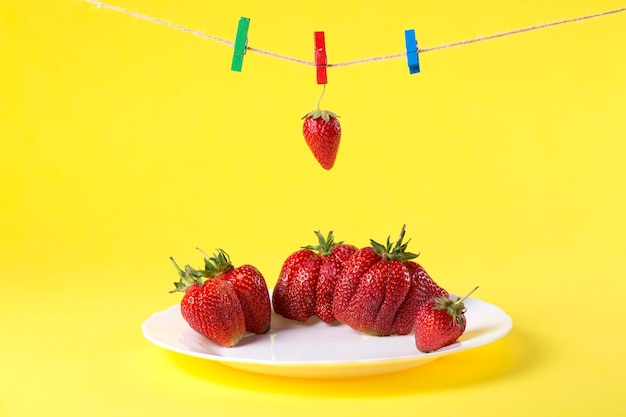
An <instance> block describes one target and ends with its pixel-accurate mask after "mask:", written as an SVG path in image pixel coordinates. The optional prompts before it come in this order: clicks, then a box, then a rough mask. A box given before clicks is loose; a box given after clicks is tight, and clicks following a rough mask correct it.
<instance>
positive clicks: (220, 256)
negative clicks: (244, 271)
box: [196, 248, 234, 278]
mask: <svg viewBox="0 0 626 417" xmlns="http://www.w3.org/2000/svg"><path fill="white" fill-rule="evenodd" d="M196 249H197V250H198V251H199V252H200V253H201V254H202V256H204V269H203V270H202V271H200V273H201V274H202V276H203V277H207V278H215V277H219V276H220V275H222V274H225V273H226V272H228V271H230V270H231V269H233V268H234V266H233V264H232V263H231V262H230V256H228V254H227V253H226V252H224V251H223V250H222V249H219V248H218V249H217V252H216V253H215V254H213V256H209V255H207V254H206V253H204V252H203V251H202V250H201V249H200V248H196Z"/></svg>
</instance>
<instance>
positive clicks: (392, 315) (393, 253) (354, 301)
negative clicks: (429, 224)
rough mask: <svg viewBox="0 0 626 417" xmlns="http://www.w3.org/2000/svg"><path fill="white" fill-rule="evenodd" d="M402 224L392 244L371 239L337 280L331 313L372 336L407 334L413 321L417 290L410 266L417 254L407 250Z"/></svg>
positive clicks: (354, 256)
mask: <svg viewBox="0 0 626 417" xmlns="http://www.w3.org/2000/svg"><path fill="white" fill-rule="evenodd" d="M403 238H404V227H402V231H401V233H400V238H399V239H398V241H397V242H396V243H395V246H394V245H393V244H392V243H391V242H390V239H389V238H388V239H387V245H386V246H383V245H381V244H380V243H377V242H375V241H373V240H371V241H370V242H371V244H372V246H371V247H366V248H363V249H360V250H359V251H358V252H356V253H355V254H354V255H353V256H352V257H351V258H350V260H349V261H348V262H347V263H346V265H345V266H344V269H343V273H342V274H341V277H340V279H339V282H338V283H337V286H336V289H335V293H334V301H333V312H334V314H335V317H336V318H337V320H339V321H341V322H343V323H345V324H347V325H349V326H350V327H352V328H353V329H355V330H358V331H361V332H364V333H368V334H371V335H375V336H388V335H391V334H396V333H397V334H407V333H409V332H410V331H411V330H412V327H413V324H414V321H415V311H416V305H417V295H418V294H417V291H412V290H411V286H412V281H416V280H417V277H415V278H413V277H412V271H413V270H414V269H413V268H414V266H413V265H409V266H407V262H408V260H409V259H413V258H415V257H416V256H417V255H415V254H413V253H410V252H406V248H407V245H408V242H407V243H402V240H403Z"/></svg>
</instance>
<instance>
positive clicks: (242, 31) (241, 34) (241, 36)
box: [230, 17, 250, 72]
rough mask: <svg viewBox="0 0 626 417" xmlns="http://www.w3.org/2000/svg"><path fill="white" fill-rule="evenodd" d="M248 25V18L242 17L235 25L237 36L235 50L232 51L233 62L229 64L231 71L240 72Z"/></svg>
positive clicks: (246, 46) (246, 47)
mask: <svg viewBox="0 0 626 417" xmlns="http://www.w3.org/2000/svg"><path fill="white" fill-rule="evenodd" d="M249 27H250V19H249V18H247V17H242V18H240V19H239V24H238V25H237V37H236V38H235V51H234V52H233V62H232V64H231V66H230V69H231V70H232V71H239V72H241V67H242V66H243V56H244V55H245V54H246V50H247V49H248V28H249Z"/></svg>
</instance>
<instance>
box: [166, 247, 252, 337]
mask: <svg viewBox="0 0 626 417" xmlns="http://www.w3.org/2000/svg"><path fill="white" fill-rule="evenodd" d="M170 260H171V261H172V263H173V264H174V266H175V267H176V269H177V270H178V274H179V277H180V280H179V282H175V283H174V285H175V287H176V289H174V290H172V291H170V292H171V293H173V292H177V291H179V292H184V293H185V295H183V298H182V300H181V302H180V312H181V314H182V316H183V318H184V319H185V321H186V322H187V323H188V324H189V326H190V327H191V328H192V329H193V330H195V331H197V332H198V333H200V334H202V335H204V336H206V337H208V338H209V339H211V340H212V341H214V342H215V343H217V344H220V345H222V346H227V347H232V346H235V345H236V344H237V343H239V341H240V340H241V338H242V337H243V336H244V334H245V333H246V327H245V318H244V315H243V310H242V308H241V304H240V303H239V299H238V298H237V295H236V294H235V290H233V288H232V287H231V286H230V285H228V283H226V282H225V281H223V280H221V279H210V280H207V281H206V282H205V283H203V282H202V274H201V273H200V272H199V271H196V270H195V269H193V268H192V267H190V266H189V265H187V266H185V269H184V270H182V269H180V268H179V267H178V265H177V264H176V262H175V261H174V259H173V258H170Z"/></svg>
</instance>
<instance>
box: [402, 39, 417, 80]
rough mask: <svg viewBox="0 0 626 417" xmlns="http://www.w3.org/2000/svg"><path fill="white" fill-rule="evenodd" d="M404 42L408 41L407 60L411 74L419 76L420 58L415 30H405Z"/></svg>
mask: <svg viewBox="0 0 626 417" xmlns="http://www.w3.org/2000/svg"><path fill="white" fill-rule="evenodd" d="M404 40H405V41H406V60H407V63H408V64H409V74H417V73H418V72H420V58H419V56H418V50H419V49H418V48H417V40H416V39H415V30H413V29H408V30H405V31H404Z"/></svg>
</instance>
